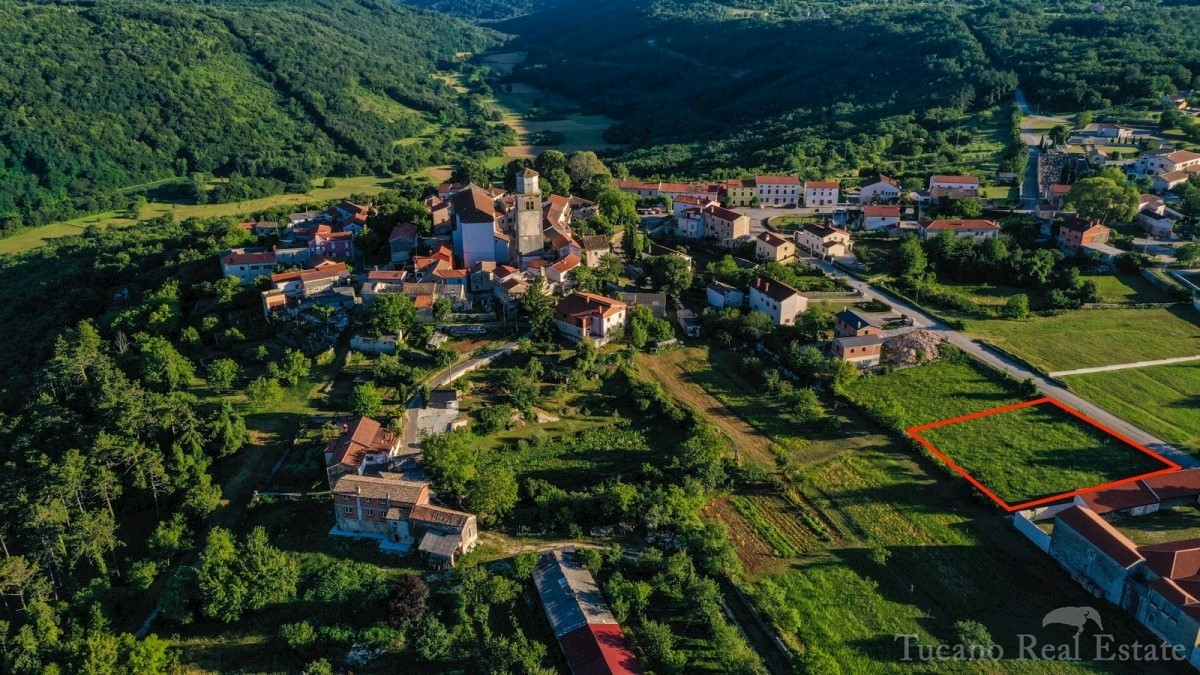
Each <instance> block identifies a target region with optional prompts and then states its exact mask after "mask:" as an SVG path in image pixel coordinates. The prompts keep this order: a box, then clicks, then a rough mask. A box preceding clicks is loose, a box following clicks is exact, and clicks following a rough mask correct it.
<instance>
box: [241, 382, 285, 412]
mask: <svg viewBox="0 0 1200 675" xmlns="http://www.w3.org/2000/svg"><path fill="white" fill-rule="evenodd" d="M246 396H247V398H249V399H250V407H251V408H252V409H254V410H263V409H264V408H269V407H271V406H273V405H275V404H276V403H279V401H280V400H281V399H283V388H282V387H280V386H279V381H278V380H276V379H275V378H273V377H266V376H263V377H259V378H256V379H255V380H254V381H252V382H251V383H250V384H249V385H247V386H246Z"/></svg>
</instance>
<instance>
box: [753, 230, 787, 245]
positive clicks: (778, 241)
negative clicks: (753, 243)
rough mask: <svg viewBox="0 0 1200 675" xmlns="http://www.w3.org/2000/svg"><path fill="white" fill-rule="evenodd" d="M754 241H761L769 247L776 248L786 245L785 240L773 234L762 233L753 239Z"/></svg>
mask: <svg viewBox="0 0 1200 675" xmlns="http://www.w3.org/2000/svg"><path fill="white" fill-rule="evenodd" d="M755 239H758V240H759V241H762V242H764V243H766V244H769V245H771V246H774V247H776V248H778V247H780V246H782V245H784V244H786V243H788V240H787V239H784V238H783V237H781V236H779V235H777V234H775V233H774V232H763V233H762V234H760V235H758V236H757V237H755Z"/></svg>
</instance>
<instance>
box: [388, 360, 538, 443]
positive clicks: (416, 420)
mask: <svg viewBox="0 0 1200 675" xmlns="http://www.w3.org/2000/svg"><path fill="white" fill-rule="evenodd" d="M516 348H517V343H516V342H515V341H513V342H506V343H504V344H502V345H500V346H499V347H496V348H495V349H492V350H489V351H487V352H485V353H483V354H480V355H479V356H476V357H473V358H470V359H467V360H466V361H463V362H462V363H458V364H455V365H454V366H453V367H451V368H450V369H448V370H446V371H445V372H442V373H438V374H437V375H434V376H433V378H432V379H430V380H429V388H430V389H431V390H432V389H441V388H442V387H445V386H446V385H448V384H450V383H451V382H454V381H455V380H457V379H458V378H460V377H462V376H463V375H466V374H467V373H469V372H471V371H472V370H475V369H476V368H482V367H484V366H486V365H488V364H489V363H491V362H492V361H495V360H496V359H498V358H500V357H501V356H504V355H505V354H508V353H509V352H512V351H513V350H515V349H516ZM424 405H425V403H424V401H421V400H420V397H419V396H413V397H412V398H410V399H409V400H408V409H407V410H405V411H404V443H403V446H402V447H401V449H400V454H402V455H405V454H417V453H420V452H421V432H422V431H426V432H436V431H444V430H445V428H446V425H447V424H449V423H450V422H453V421H454V418H455V417H457V415H458V413H457V412H455V411H443V410H426V409H425V407H424ZM451 412H453V413H454V415H449V413H451Z"/></svg>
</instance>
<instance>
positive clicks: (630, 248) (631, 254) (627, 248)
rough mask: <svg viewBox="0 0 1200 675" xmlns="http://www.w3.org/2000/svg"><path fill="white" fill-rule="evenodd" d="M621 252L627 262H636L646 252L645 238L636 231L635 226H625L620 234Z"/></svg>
mask: <svg viewBox="0 0 1200 675" xmlns="http://www.w3.org/2000/svg"><path fill="white" fill-rule="evenodd" d="M621 250H622V251H623V252H624V253H625V257H626V258H627V259H629V260H637V259H638V258H640V257H641V256H642V252H643V251H644V250H646V236H645V235H644V234H642V233H641V232H639V231H638V229H637V226H636V225H626V226H625V231H624V232H622V233H621Z"/></svg>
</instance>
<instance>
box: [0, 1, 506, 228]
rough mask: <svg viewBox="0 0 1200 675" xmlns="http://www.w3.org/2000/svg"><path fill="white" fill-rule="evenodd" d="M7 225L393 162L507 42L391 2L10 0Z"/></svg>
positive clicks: (1, 192) (2, 167)
mask: <svg viewBox="0 0 1200 675" xmlns="http://www.w3.org/2000/svg"><path fill="white" fill-rule="evenodd" d="M0 31H2V32H3V33H4V35H5V40H4V42H5V47H4V49H3V50H0V224H2V225H6V226H10V227H11V226H14V225H15V226H19V225H25V224H38V223H41V222H47V221H50V220H56V219H59V218H63V217H68V216H70V215H73V214H74V213H75V212H77V211H94V210H102V209H105V208H111V207H113V206H115V205H118V204H120V203H121V202H122V199H123V197H122V196H121V195H119V194H117V190H119V189H121V188H127V187H129V186H135V185H138V184H141V183H149V182H152V181H156V180H160V179H164V178H170V177H180V176H189V175H190V174H193V173H196V172H206V173H212V174H217V175H226V176H227V175H229V174H231V173H234V172H236V173H239V174H241V175H243V176H257V177H269V178H271V179H273V180H275V181H281V182H282V183H285V184H306V183H307V181H308V180H310V179H311V178H313V177H318V176H323V175H328V174H329V173H361V172H365V171H370V170H373V169H385V168H388V167H389V165H390V164H391V163H392V162H393V161H394V159H395V158H394V155H393V146H394V145H395V141H396V140H398V139H401V138H405V137H408V136H412V135H414V134H416V133H419V132H420V131H421V130H422V129H424V128H425V126H426V124H427V122H428V120H430V119H439V118H441V119H445V120H449V121H455V120H459V121H457V122H456V123H460V122H461V118H462V117H463V113H462V112H461V111H460V110H459V109H458V108H459V105H458V101H457V94H456V93H455V92H454V90H453V89H451V88H450V87H449V86H447V85H446V84H445V83H444V82H442V81H441V80H438V79H436V78H435V77H433V73H434V71H435V70H438V68H439V66H449V65H451V64H452V62H453V61H454V59H455V57H456V54H459V53H461V52H477V51H480V50H483V49H486V48H488V47H489V46H491V45H493V44H495V43H496V42H497V39H496V36H495V34H494V33H492V32H490V31H488V30H486V29H481V28H478V27H475V26H473V25H470V24H467V23H464V22H460V21H457V20H455V19H453V18H447V17H445V16H441V15H437V14H434V13H431V12H425V11H420V10H416V9H412V8H409V7H405V6H403V5H401V4H398V3H395V2H392V1H391V0H286V1H269V0H206V1H201V0H121V1H120V2H96V1H90V0H38V1H34V2H28V1H26V2H5V3H0Z"/></svg>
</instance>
